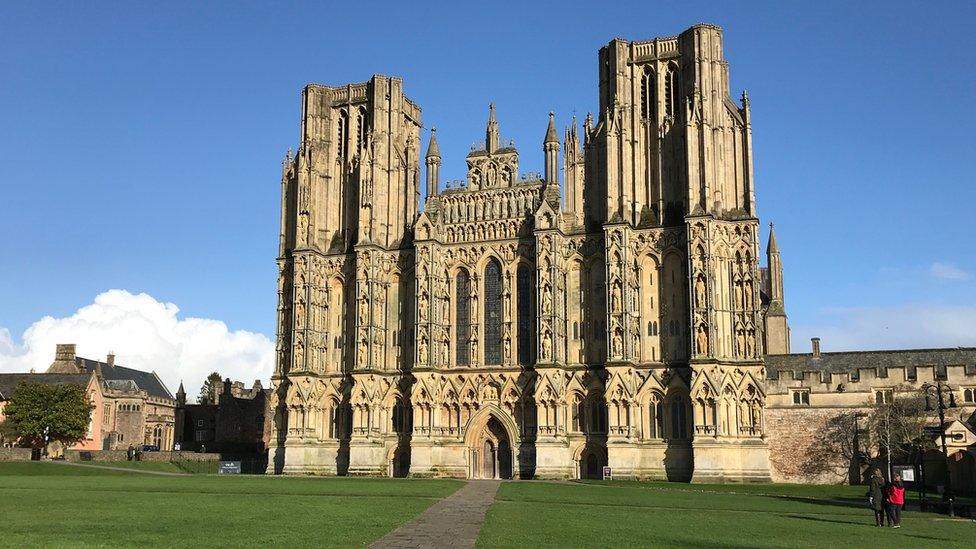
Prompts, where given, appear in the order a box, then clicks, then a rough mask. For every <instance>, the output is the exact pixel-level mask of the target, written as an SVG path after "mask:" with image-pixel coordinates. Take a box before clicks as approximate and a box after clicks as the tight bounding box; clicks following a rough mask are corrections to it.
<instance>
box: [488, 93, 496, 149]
mask: <svg viewBox="0 0 976 549" xmlns="http://www.w3.org/2000/svg"><path fill="white" fill-rule="evenodd" d="M485 149H486V150H487V151H488V152H489V153H492V152H495V151H496V150H498V120H496V119H495V104H494V103H489V104H488V128H487V129H485Z"/></svg>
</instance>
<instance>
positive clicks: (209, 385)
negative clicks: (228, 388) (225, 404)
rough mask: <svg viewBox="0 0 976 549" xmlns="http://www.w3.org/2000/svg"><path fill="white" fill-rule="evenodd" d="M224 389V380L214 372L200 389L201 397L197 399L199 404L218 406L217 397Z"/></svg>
mask: <svg viewBox="0 0 976 549" xmlns="http://www.w3.org/2000/svg"><path fill="white" fill-rule="evenodd" d="M222 387H223V378H222V377H220V374H218V373H217V372H212V373H211V374H210V375H209V376H207V379H206V380H204V382H203V386H202V387H200V396H198V397H197V402H198V403H200V404H217V396H218V395H220V391H221V389H222Z"/></svg>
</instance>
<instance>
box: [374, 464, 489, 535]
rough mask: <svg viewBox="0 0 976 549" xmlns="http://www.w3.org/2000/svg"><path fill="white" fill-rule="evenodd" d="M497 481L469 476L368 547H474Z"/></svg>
mask: <svg viewBox="0 0 976 549" xmlns="http://www.w3.org/2000/svg"><path fill="white" fill-rule="evenodd" d="M499 484H501V481H498V480H470V481H468V483H467V484H465V485H464V487H463V488H461V489H460V490H458V491H457V492H454V493H453V494H451V495H450V496H448V497H446V498H444V499H442V500H440V501H438V502H437V503H435V504H434V505H431V506H430V507H429V508H428V509H427V510H426V511H424V512H423V513H421V514H420V516H419V517H417V518H415V519H413V520H412V521H410V522H408V523H406V524H404V525H403V526H400V527H399V528H397V529H396V530H394V531H392V532H390V533H389V534H387V535H386V536H385V537H383V538H382V539H380V540H379V541H377V542H375V543H373V544H372V545H370V547H371V548H373V549H387V548H401V547H410V548H430V547H474V542H475V540H476V539H478V532H479V531H480V530H481V523H482V522H484V520H485V513H487V512H488V508H489V507H491V502H492V501H494V499H495V492H497V491H498V485H499Z"/></svg>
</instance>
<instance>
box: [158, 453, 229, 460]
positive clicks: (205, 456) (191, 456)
mask: <svg viewBox="0 0 976 549" xmlns="http://www.w3.org/2000/svg"><path fill="white" fill-rule="evenodd" d="M139 461H220V454H211V453H197V452H143V453H142V454H140V455H139Z"/></svg>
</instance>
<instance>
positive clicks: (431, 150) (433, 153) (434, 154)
mask: <svg viewBox="0 0 976 549" xmlns="http://www.w3.org/2000/svg"><path fill="white" fill-rule="evenodd" d="M440 157H441V150H440V149H439V148H438V147H437V128H431V129H430V144H429V145H427V158H437V159H438V160H439V159H440Z"/></svg>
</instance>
